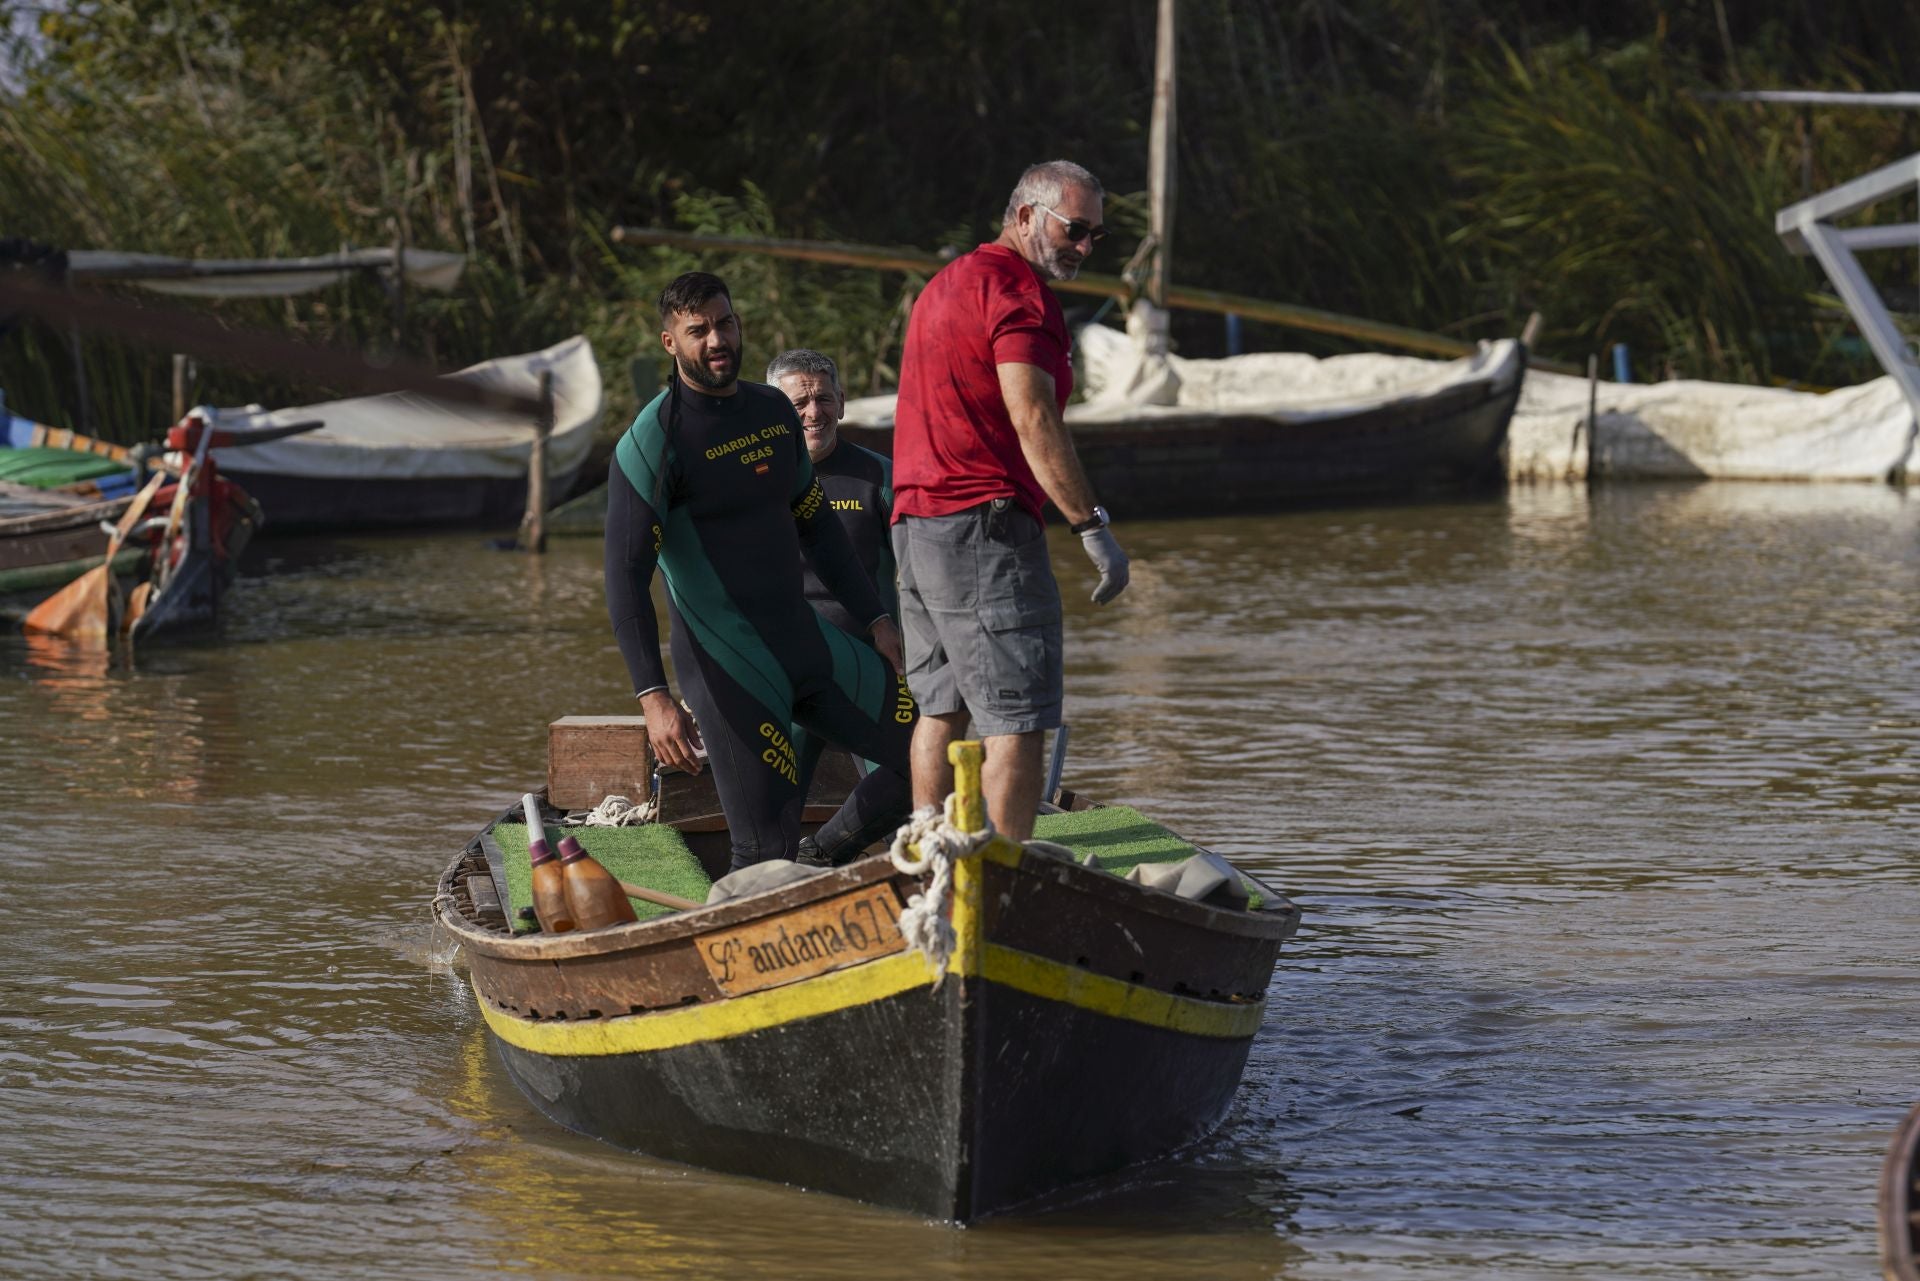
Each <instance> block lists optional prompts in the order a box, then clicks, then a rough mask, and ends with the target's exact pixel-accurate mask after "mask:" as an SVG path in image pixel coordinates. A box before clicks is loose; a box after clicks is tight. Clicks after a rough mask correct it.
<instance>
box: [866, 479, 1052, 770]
mask: <svg viewBox="0 0 1920 1281" xmlns="http://www.w3.org/2000/svg"><path fill="white" fill-rule="evenodd" d="M893 555H894V559H895V560H896V561H897V562H898V563H899V573H900V632H901V636H902V638H903V639H904V641H905V644H906V651H907V688H908V689H910V690H912V691H913V698H914V701H915V702H917V703H919V704H920V711H921V712H922V714H924V715H931V716H948V715H952V714H953V713H955V712H966V713H967V714H968V715H969V716H971V717H972V719H973V732H974V733H975V734H979V735H982V736H986V735H992V734H1025V733H1028V732H1029V731H1032V730H1042V729H1055V728H1058V726H1059V724H1060V699H1061V656H1060V630H1061V629H1060V588H1059V585H1058V584H1056V583H1055V582H1054V581H1053V565H1052V562H1051V561H1049V560H1048V559H1047V536H1046V531H1045V529H1044V527H1043V526H1042V525H1041V524H1040V522H1039V521H1038V520H1036V519H1034V518H1033V517H1032V516H1030V515H1028V514H1027V513H1026V512H1024V511H1022V510H1021V509H1020V508H1019V507H1018V506H1016V505H1014V503H1013V500H1012V499H1007V498H996V499H993V500H992V501H991V502H986V503H982V504H980V505H979V506H978V507H969V508H968V509H967V510H965V511H962V512H955V513H954V514H953V515H951V516H902V517H901V518H900V521H899V523H898V524H896V525H894V527H893Z"/></svg>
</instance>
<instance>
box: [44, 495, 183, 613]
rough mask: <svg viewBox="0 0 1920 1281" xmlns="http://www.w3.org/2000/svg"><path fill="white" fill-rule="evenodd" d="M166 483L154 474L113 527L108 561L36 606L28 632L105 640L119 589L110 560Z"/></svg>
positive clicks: (108, 547) (108, 542)
mask: <svg viewBox="0 0 1920 1281" xmlns="http://www.w3.org/2000/svg"><path fill="white" fill-rule="evenodd" d="M166 479H167V474H166V473H165V472H155V473H154V476H153V479H152V480H149V481H148V482H147V484H146V487H145V488H144V489H142V490H141V491H140V492H139V494H137V495H135V497H134V500H133V502H132V503H131V504H129V505H128V507H127V511H126V514H125V515H124V516H122V517H121V518H120V523H119V524H118V525H116V526H114V529H113V537H112V538H111V539H109V540H108V541H107V558H106V559H105V560H104V561H102V562H101V563H100V564H99V565H97V566H95V567H94V568H92V569H90V570H88V571H87V572H86V573H84V574H82V575H80V577H78V578H76V579H74V580H73V581H72V582H70V583H68V584H67V585H66V586H65V587H62V588H61V589H60V590H59V591H57V592H55V593H54V594H53V595H51V596H49V597H47V598H46V599H45V600H43V601H41V602H40V603H39V604H38V605H35V606H34V607H33V612H32V613H30V614H28V615H27V619H26V623H25V626H26V629H27V630H28V631H30V632H46V633H48V634H50V635H54V636H71V637H96V636H97V637H100V638H101V639H105V638H106V636H107V633H108V632H109V631H110V630H111V629H112V623H113V595H114V592H115V590H116V589H117V588H118V586H119V584H118V583H117V582H116V581H115V579H114V577H113V558H114V557H115V556H118V555H119V554H120V544H121V543H123V542H125V541H126V538H127V534H128V533H129V532H131V531H132V529H133V527H134V526H135V525H138V524H139V523H140V518H141V517H142V516H144V515H146V514H147V506H148V504H150V503H151V502H153V496H154V495H155V494H156V493H158V492H159V491H160V486H161V484H162V483H164V482H165V481H166Z"/></svg>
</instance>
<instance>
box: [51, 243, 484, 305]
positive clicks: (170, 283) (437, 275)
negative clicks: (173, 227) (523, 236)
mask: <svg viewBox="0 0 1920 1281" xmlns="http://www.w3.org/2000/svg"><path fill="white" fill-rule="evenodd" d="M393 262H394V251H393V250H392V249H349V250H343V251H342V252H340V253H337V254H322V255H319V256H318V257H313V258H257V259H243V258H169V257H166V256H165V255H163V254H135V253H122V252H121V251H120V250H117V249H75V250H71V251H69V252H68V254H67V275H68V278H69V279H72V280H85V281H107V280H112V281H117V282H122V283H125V284H130V285H139V286H141V287H142V288H145V289H151V290H154V291H155V292H157V293H163V294H180V295H186V296H190V297H195V298H281V297H286V296H289V295H292V294H304V293H311V292H313V291H314V290H316V289H324V288H326V287H327V286H329V285H336V284H339V283H340V282H341V281H343V280H345V279H347V278H348V277H349V276H350V275H352V274H353V273H354V272H357V271H377V272H379V273H380V274H381V275H382V276H391V275H392V274H393ZM466 265H467V260H466V256H465V255H464V254H450V253H441V252H439V251H437V250H431V249H405V250H402V251H401V274H402V276H403V277H404V278H405V280H406V282H407V283H408V284H409V285H412V286H414V287H415V288H417V289H432V290H435V291H437V292H439V293H447V292H448V291H450V290H452V289H453V287H454V286H455V285H457V284H459V283H460V273H461V272H462V271H463V270H465V268H466Z"/></svg>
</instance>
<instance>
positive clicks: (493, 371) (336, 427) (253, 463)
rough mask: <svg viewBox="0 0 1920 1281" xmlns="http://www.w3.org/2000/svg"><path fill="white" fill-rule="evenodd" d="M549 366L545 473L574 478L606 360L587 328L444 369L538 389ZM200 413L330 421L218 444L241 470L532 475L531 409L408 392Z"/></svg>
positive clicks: (595, 420) (356, 475)
mask: <svg viewBox="0 0 1920 1281" xmlns="http://www.w3.org/2000/svg"><path fill="white" fill-rule="evenodd" d="M548 370H551V371H552V373H553V434H552V436H550V437H549V438H548V442H547V472H548V474H549V475H552V476H570V475H572V474H573V473H574V472H576V471H578V470H579V468H580V465H581V464H582V463H583V462H585V461H586V457H587V454H588V452H589V451H590V450H591V449H592V447H593V433H594V428H595V427H596V426H597V425H598V424H599V422H600V414H601V411H602V409H603V408H604V399H603V397H602V393H601V386H600V367H599V365H598V364H596V363H595V362H594V359H593V346H592V344H590V343H589V342H588V341H587V340H586V338H585V337H584V336H580V335H576V336H574V337H572V338H569V339H567V340H566V341H565V342H562V343H558V344H556V345H554V346H552V347H549V348H547V349H546V350H545V351H536V352H529V353H528V354H526V355H523V356H501V357H498V358H497V359H494V360H488V361H482V362H481V363H480V364H477V365H473V366H471V367H469V368H466V369H462V370H460V371H459V372H457V373H452V374H448V375H447V377H449V378H457V379H459V380H461V381H462V382H469V383H473V384H474V385H476V386H480V387H490V388H495V389H497V390H500V391H507V392H512V393H514V394H516V395H520V396H529V397H537V396H538V395H539V394H540V375H541V373H542V372H543V371H548ZM200 412H202V413H205V414H208V415H210V416H211V417H212V419H213V421H214V422H215V423H216V425H218V426H219V427H222V428H226V429H230V430H234V431H247V430H250V429H259V428H264V427H278V426H284V425H287V424H291V423H298V422H311V421H312V420H314V419H316V418H317V419H319V420H321V421H322V422H324V423H325V424H326V426H324V427H321V428H319V429H318V430H315V431H310V432H307V433H306V434H304V435H299V436H289V437H287V438H286V439H284V440H274V441H267V442H264V443H262V444H258V445H246V446H241V447H236V448H233V449H217V450H215V451H214V457H215V458H216V459H218V461H219V463H220V466H221V467H222V468H230V469H231V470H233V471H235V472H238V473H243V474H245V473H251V474H261V473H269V474H279V475H286V476H298V477H322V476H324V477H332V478H336V479H384V480H419V479H426V478H449V477H501V478H518V477H522V476H525V475H526V474H527V458H528V455H529V454H530V452H531V451H532V448H533V431H534V425H533V423H532V421H530V420H529V419H527V418H525V417H522V416H520V415H517V414H509V413H506V412H503V411H501V410H498V409H485V408H482V407H480V406H478V405H464V404H455V403H453V402H451V401H442V400H432V399H429V398H428V397H425V396H420V395H415V394H413V393H411V392H396V393H391V394H388V395H384V396H363V397H360V398H358V399H354V400H333V401H328V402H326V403H325V404H320V405H300V406H296V407H294V408H291V409H273V410H269V409H264V408H262V407H261V406H259V405H247V406H245V407H243V408H239V409H210V410H202V411H200Z"/></svg>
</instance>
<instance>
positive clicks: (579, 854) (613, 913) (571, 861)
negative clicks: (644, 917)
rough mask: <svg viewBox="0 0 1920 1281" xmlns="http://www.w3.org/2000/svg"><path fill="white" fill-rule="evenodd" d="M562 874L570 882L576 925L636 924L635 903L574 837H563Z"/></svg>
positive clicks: (570, 904) (590, 927)
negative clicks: (628, 922)
mask: <svg viewBox="0 0 1920 1281" xmlns="http://www.w3.org/2000/svg"><path fill="white" fill-rule="evenodd" d="M560 871H561V873H562V874H563V875H564V876H565V877H566V882H567V906H568V907H570V908H571V909H572V910H573V920H574V924H575V925H577V926H578V927H579V928H581V929H583V930H597V929H599V928H600V927H601V926H603V925H619V924H622V923H623V922H626V921H637V920H639V919H640V918H639V916H638V915H637V914H636V913H635V912H634V910H633V904H632V903H631V902H629V901H628V900H627V895H626V892H625V891H624V890H622V889H621V888H620V882H619V881H617V880H615V879H614V875H613V873H612V872H609V871H608V870H607V869H606V868H604V867H602V866H600V864H599V863H598V862H597V861H596V860H595V859H594V857H593V856H592V855H591V854H588V853H587V852H586V851H585V850H584V849H582V848H580V842H579V841H576V840H574V839H573V837H572V836H570V835H569V836H563V837H561V838H560Z"/></svg>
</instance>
